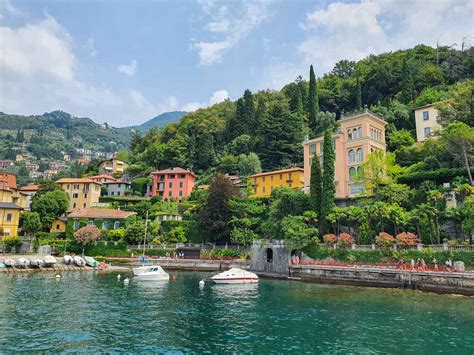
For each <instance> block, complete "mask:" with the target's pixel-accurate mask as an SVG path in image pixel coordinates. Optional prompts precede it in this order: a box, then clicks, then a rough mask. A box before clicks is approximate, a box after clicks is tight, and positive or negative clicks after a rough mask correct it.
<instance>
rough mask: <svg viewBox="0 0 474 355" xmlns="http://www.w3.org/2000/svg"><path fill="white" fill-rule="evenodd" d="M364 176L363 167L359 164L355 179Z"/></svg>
mask: <svg viewBox="0 0 474 355" xmlns="http://www.w3.org/2000/svg"><path fill="white" fill-rule="evenodd" d="M363 178H364V168H363V167H361V166H359V167H358V168H357V179H363Z"/></svg>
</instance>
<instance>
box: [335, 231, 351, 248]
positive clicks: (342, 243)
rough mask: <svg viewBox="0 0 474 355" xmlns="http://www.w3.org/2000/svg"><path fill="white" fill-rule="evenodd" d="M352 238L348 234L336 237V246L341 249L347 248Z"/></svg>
mask: <svg viewBox="0 0 474 355" xmlns="http://www.w3.org/2000/svg"><path fill="white" fill-rule="evenodd" d="M352 242H353V238H352V235H350V234H349V233H341V234H339V236H338V237H337V245H338V246H339V247H341V248H345V247H349V246H351V245H352Z"/></svg>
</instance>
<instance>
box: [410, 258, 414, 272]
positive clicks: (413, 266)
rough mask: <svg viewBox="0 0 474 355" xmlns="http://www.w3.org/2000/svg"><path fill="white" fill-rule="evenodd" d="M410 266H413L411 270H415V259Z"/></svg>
mask: <svg viewBox="0 0 474 355" xmlns="http://www.w3.org/2000/svg"><path fill="white" fill-rule="evenodd" d="M410 265H411V269H412V270H415V259H411V262H410Z"/></svg>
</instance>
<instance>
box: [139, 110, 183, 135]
mask: <svg viewBox="0 0 474 355" xmlns="http://www.w3.org/2000/svg"><path fill="white" fill-rule="evenodd" d="M186 114H187V112H185V111H171V112H165V113H162V114H161V115H158V116H156V117H153V118H152V119H151V120H149V121H146V122H145V123H142V124H141V125H139V126H136V127H131V128H135V129H137V130H139V131H147V130H149V129H150V128H154V127H158V128H160V127H164V126H166V125H167V124H168V123H173V122H176V123H177V122H179V120H180V118H181V117H183V116H184V115H186Z"/></svg>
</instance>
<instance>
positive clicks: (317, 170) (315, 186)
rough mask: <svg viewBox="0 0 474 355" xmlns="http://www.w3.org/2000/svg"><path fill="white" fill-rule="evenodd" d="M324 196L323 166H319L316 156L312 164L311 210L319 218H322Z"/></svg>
mask: <svg viewBox="0 0 474 355" xmlns="http://www.w3.org/2000/svg"><path fill="white" fill-rule="evenodd" d="M322 195H323V181H322V172H321V165H320V164H319V159H318V157H317V156H316V155H315V156H314V157H313V162H312V164H311V178H310V188H309V196H310V200H311V208H312V209H314V210H315V211H316V213H317V215H318V218H321V215H322V213H321V201H322V197H323V196H322Z"/></svg>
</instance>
